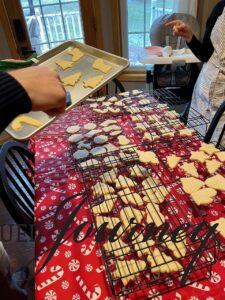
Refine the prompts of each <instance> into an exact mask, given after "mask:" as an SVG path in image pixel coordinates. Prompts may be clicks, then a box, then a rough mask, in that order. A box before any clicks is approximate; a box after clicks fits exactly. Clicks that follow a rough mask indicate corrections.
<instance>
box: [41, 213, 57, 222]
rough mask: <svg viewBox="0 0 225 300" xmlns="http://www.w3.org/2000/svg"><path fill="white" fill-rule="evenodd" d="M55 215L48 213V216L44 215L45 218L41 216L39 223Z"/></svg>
mask: <svg viewBox="0 0 225 300" xmlns="http://www.w3.org/2000/svg"><path fill="white" fill-rule="evenodd" d="M54 214H55V212H54V211H52V212H50V213H48V214H46V215H44V216H41V218H38V221H39V222H40V221H45V220H47V219H49V218H51V217H52V216H54Z"/></svg>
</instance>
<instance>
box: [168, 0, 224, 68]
mask: <svg viewBox="0 0 225 300" xmlns="http://www.w3.org/2000/svg"><path fill="white" fill-rule="evenodd" d="M224 6H225V0H223V1H220V2H219V3H218V4H217V5H216V6H215V7H214V9H213V11H212V13H211V15H210V17H209V19H208V21H207V24H206V31H205V35H204V38H203V41H202V42H201V41H199V40H198V39H197V38H196V36H195V35H194V34H193V32H192V29H191V27H190V26H189V25H187V24H185V23H184V22H183V21H181V20H174V21H171V22H169V23H167V24H166V26H167V27H170V28H172V29H173V32H174V34H175V35H177V36H181V37H183V38H184V39H185V40H186V42H187V45H188V46H189V48H190V49H191V51H192V52H193V53H194V54H195V56H197V58H198V59H199V60H201V61H202V62H206V61H208V60H209V59H210V57H211V56H212V54H213V52H214V47H213V44H212V42H211V33H212V30H213V27H214V26H215V24H216V21H217V19H218V17H219V16H220V15H221V14H222V12H223V9H224Z"/></svg>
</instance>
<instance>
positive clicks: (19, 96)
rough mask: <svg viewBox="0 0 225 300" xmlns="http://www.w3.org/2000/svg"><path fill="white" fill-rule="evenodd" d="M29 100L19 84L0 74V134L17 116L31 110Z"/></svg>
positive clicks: (7, 75)
mask: <svg viewBox="0 0 225 300" xmlns="http://www.w3.org/2000/svg"><path fill="white" fill-rule="evenodd" d="M31 106H32V105H31V100H30V97H29V96H28V94H27V92H26V91H25V89H24V88H23V86H22V85H21V84H19V82H18V81H17V80H16V79H14V78H13V77H12V76H10V75H9V74H8V73H5V72H0V132H2V131H3V130H4V129H5V127H6V126H7V125H8V124H9V123H10V122H11V121H12V120H13V119H14V118H15V117H17V116H18V115H20V114H23V113H27V112H29V111H30V110H31Z"/></svg>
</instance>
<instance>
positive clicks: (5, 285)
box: [0, 67, 66, 300]
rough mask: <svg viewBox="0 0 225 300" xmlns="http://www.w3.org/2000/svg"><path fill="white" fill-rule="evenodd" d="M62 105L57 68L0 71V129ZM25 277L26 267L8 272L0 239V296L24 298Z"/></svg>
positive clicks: (58, 109)
mask: <svg viewBox="0 0 225 300" xmlns="http://www.w3.org/2000/svg"><path fill="white" fill-rule="evenodd" d="M65 108H66V91H65V89H64V87H63V85H62V83H61V81H60V78H59V76H58V74H57V73H56V72H54V71H51V70H49V69H48V68H46V67H30V68H26V69H21V70H17V71H11V72H9V73H6V72H0V132H1V131H3V130H4V128H5V127H6V126H7V125H8V124H9V123H10V122H11V121H12V120H13V119H14V118H15V117H17V116H18V115H19V114H23V113H28V112H29V111H31V110H32V111H44V112H46V113H48V114H50V115H58V114H61V113H63V112H64V111H65ZM26 277H27V274H26V269H25V268H21V269H20V270H18V272H16V273H15V274H13V275H12V276H11V274H10V262H9V258H8V255H7V253H6V251H5V249H4V246H3V244H2V242H1V241H0V285H1V294H0V295H1V296H0V298H1V299H13V300H14V299H26V296H25V294H26V293H25V291H24V290H23V289H21V288H20V286H21V284H22V283H23V281H24V280H25V279H26Z"/></svg>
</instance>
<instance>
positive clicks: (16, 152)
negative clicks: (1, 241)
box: [0, 141, 34, 238]
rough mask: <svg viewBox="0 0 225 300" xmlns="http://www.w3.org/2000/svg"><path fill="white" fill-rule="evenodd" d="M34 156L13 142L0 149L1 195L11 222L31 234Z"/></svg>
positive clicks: (32, 227) (32, 229)
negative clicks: (12, 220)
mask: <svg viewBox="0 0 225 300" xmlns="http://www.w3.org/2000/svg"><path fill="white" fill-rule="evenodd" d="M33 176H34V156H33V154H32V153H31V152H30V151H29V150H28V149H27V147H26V145H24V144H22V143H18V142H16V141H10V142H8V143H6V144H4V145H3V146H2V147H1V150H0V197H1V199H2V201H3V203H4V205H5V207H6V209H7V210H8V212H9V214H10V215H11V216H12V218H13V219H14V221H15V222H16V223H17V224H18V225H19V226H20V227H21V228H22V229H23V230H24V231H25V232H26V233H27V234H28V235H29V236H31V237H32V238H33V237H34V182H33Z"/></svg>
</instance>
